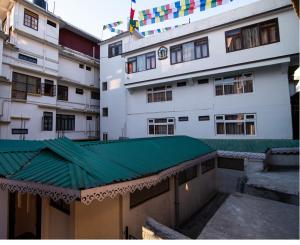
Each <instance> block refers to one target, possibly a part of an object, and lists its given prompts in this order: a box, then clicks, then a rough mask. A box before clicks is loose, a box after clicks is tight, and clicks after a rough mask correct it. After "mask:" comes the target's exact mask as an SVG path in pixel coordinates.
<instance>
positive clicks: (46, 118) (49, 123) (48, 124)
mask: <svg viewBox="0 0 300 245" xmlns="http://www.w3.org/2000/svg"><path fill="white" fill-rule="evenodd" d="M42 130H43V131H52V130H53V112H44V115H43V127H42Z"/></svg>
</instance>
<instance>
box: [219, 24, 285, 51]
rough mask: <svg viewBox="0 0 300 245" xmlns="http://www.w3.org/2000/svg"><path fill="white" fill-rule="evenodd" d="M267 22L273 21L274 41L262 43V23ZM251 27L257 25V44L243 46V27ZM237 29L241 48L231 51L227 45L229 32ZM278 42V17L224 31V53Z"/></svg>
mask: <svg viewBox="0 0 300 245" xmlns="http://www.w3.org/2000/svg"><path fill="white" fill-rule="evenodd" d="M269 23H274V25H275V35H276V41H274V42H268V43H265V44H263V43H262V34H261V33H262V25H265V24H269ZM251 27H252V28H253V27H257V28H258V42H259V45H257V46H254V47H246V48H245V47H244V40H243V38H244V37H243V30H245V29H249V28H251ZM237 31H239V37H240V39H241V48H240V49H234V50H232V51H230V50H229V46H228V38H229V37H231V35H230V33H233V32H237ZM233 36H238V35H233ZM278 42H280V30H279V23H278V18H273V19H269V20H266V21H262V22H259V23H255V24H251V25H247V26H242V27H240V28H235V29H232V30H228V31H225V46H226V53H232V52H236V51H240V50H246V49H251V48H256V47H260V46H264V45H269V44H273V43H278Z"/></svg>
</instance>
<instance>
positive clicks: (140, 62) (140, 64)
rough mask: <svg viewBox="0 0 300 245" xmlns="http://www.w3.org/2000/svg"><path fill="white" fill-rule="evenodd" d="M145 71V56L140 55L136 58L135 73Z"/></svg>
mask: <svg viewBox="0 0 300 245" xmlns="http://www.w3.org/2000/svg"><path fill="white" fill-rule="evenodd" d="M145 70H146V58H145V55H140V56H138V57H137V71H138V72H140V71H145Z"/></svg>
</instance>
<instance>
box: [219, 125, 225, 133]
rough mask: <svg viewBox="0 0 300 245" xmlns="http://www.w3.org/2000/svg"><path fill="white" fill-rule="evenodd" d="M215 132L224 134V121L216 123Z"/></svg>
mask: <svg viewBox="0 0 300 245" xmlns="http://www.w3.org/2000/svg"><path fill="white" fill-rule="evenodd" d="M217 134H225V127H224V123H217Z"/></svg>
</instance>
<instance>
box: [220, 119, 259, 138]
mask: <svg viewBox="0 0 300 245" xmlns="http://www.w3.org/2000/svg"><path fill="white" fill-rule="evenodd" d="M215 122H216V134H217V135H255V134H256V114H228V115H217V116H215Z"/></svg>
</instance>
